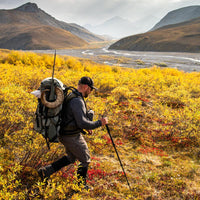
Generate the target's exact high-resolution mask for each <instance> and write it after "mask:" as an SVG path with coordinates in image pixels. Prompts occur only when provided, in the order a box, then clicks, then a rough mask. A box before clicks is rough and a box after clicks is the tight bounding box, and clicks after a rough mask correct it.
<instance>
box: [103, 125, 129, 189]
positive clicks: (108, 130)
mask: <svg viewBox="0 0 200 200" xmlns="http://www.w3.org/2000/svg"><path fill="white" fill-rule="evenodd" d="M106 129H107V132H108V134H109V136H110V139H111V141H112V144H113V147H114V149H115V152H116V154H117V157H118V160H119V163H120V165H121V168H122V170H123V172H124V176H125V178H126V181H127V184H128V186H129V189H130V191H131V186H130V184H129V182H128V178H127V176H126V172H125V170H124V167H123V165H122V162H121V159H120V157H119V154H118V152H117V148H116V146H115V143H114V141H113V138H112V136H111V133H110V129H109V127H108V125H107V124H106Z"/></svg>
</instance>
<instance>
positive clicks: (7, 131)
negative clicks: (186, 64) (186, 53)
mask: <svg viewBox="0 0 200 200" xmlns="http://www.w3.org/2000/svg"><path fill="white" fill-rule="evenodd" d="M52 63H53V55H47V54H35V53H31V52H21V51H8V50H1V54H0V74H1V77H0V124H1V126H0V155H1V156H0V171H1V174H0V198H1V199H4V200H7V199H15V200H16V199H48V200H50V199H52V200H53V199H69V197H67V196H68V195H70V192H71V191H72V190H73V189H75V188H76V180H77V179H76V169H77V166H78V163H77V164H76V165H75V166H73V165H72V166H69V167H65V168H63V169H62V170H60V171H59V172H57V173H55V174H54V175H52V177H51V179H49V181H48V184H47V185H45V183H43V182H41V180H40V179H39V177H38V174H37V169H38V168H39V167H41V166H44V165H46V164H48V163H51V162H52V161H53V160H56V159H57V158H59V157H60V156H62V155H63V154H64V149H63V146H62V145H61V144H59V143H56V144H52V145H51V149H50V150H48V148H47V146H46V143H45V140H44V139H43V138H42V136H41V135H40V134H38V133H36V132H35V131H34V130H33V121H34V117H35V114H34V113H35V109H36V106H37V98H36V97H34V96H33V95H31V94H30V92H31V91H33V90H36V89H37V88H38V87H39V85H40V82H41V81H42V80H43V79H44V78H46V77H50V76H51V74H52ZM81 76H90V77H92V78H93V79H94V81H95V85H96V86H97V87H98V88H99V90H98V91H97V92H94V93H93V94H92V95H91V96H90V97H89V98H88V99H87V104H88V108H91V109H93V110H95V111H96V115H95V119H98V118H99V117H100V116H101V115H106V116H108V118H109V127H110V130H111V134H112V136H113V139H114V142H115V144H116V147H117V150H118V152H119V155H120V158H121V160H122V163H123V166H124V168H125V171H126V174H127V177H128V180H129V182H130V185H131V188H132V191H130V190H129V188H128V185H127V183H126V179H125V177H124V174H123V173H122V169H121V167H120V164H119V162H118V160H117V157H116V155H115V151H114V148H113V146H112V143H111V140H110V138H109V135H108V134H107V132H106V129H105V127H102V128H98V129H97V130H95V131H94V132H93V135H86V136H85V138H86V140H87V142H88V145H89V149H90V151H91V156H92V162H91V164H90V167H89V171H88V184H89V185H90V186H92V187H93V189H92V190H90V191H84V190H83V191H81V192H79V193H76V194H74V195H73V196H72V197H70V199H76V200H77V199H88V200H89V199H95V200H96V199H99V200H102V199H105V200H109V199H112V200H113V199H116V200H121V199H137V200H141V199H156V200H157V199H158V200H164V199H171V200H178V199H185V200H191V199H194V200H197V199H200V182H199V178H200V166H199V164H200V163H199V160H200V73H199V72H192V73H185V72H183V71H178V70H176V69H171V68H167V67H165V68H160V67H157V66H152V67H151V68H148V69H147V68H146V69H137V70H136V69H130V68H120V67H111V66H107V65H101V64H96V63H94V62H90V61H89V60H84V59H81V60H79V59H78V58H73V57H67V56H62V57H61V56H57V58H56V69H55V77H56V78H58V79H60V80H61V81H62V82H63V83H65V84H66V85H69V86H75V87H76V84H77V82H78V80H79V79H80V77H81Z"/></svg>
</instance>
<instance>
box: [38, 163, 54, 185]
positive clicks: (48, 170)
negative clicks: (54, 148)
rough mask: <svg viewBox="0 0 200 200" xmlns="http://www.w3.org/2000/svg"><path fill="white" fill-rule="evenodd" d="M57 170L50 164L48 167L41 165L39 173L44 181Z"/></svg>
mask: <svg viewBox="0 0 200 200" xmlns="http://www.w3.org/2000/svg"><path fill="white" fill-rule="evenodd" d="M54 172H55V170H54V168H53V167H52V166H51V165H48V166H46V167H41V168H40V169H39V170H38V174H39V176H40V178H41V180H42V182H43V181H44V180H45V179H46V181H47V180H48V179H49V177H50V176H51V174H53V173H54Z"/></svg>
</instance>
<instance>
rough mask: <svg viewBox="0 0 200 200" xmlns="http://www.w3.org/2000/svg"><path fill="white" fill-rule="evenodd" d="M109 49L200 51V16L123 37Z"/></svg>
mask: <svg viewBox="0 0 200 200" xmlns="http://www.w3.org/2000/svg"><path fill="white" fill-rule="evenodd" d="M109 49H117V50H129V51H161V52H200V18H196V19H193V20H190V21H186V22H182V23H179V24H173V25H167V26H163V27H161V28H158V29H156V30H154V31H150V32H147V33H143V34H138V35H132V36H129V37H126V38H122V39H120V40H119V41H117V42H116V43H114V44H112V45H111V46H110V47H109Z"/></svg>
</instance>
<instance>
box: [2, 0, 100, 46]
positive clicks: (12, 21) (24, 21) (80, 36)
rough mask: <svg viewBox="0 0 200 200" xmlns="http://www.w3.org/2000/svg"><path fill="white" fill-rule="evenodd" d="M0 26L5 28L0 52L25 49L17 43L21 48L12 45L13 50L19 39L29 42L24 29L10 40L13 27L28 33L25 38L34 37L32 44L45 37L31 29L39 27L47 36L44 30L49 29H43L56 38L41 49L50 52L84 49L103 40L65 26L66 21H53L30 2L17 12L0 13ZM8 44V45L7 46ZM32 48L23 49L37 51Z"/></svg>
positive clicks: (51, 37)
mask: <svg viewBox="0 0 200 200" xmlns="http://www.w3.org/2000/svg"><path fill="white" fill-rule="evenodd" d="M0 24H1V26H2V25H4V27H5V29H4V30H3V29H2V28H0V30H1V31H0V33H1V36H0V47H1V48H9V49H21V48H22V47H21V46H20V43H18V42H17V44H18V45H15V44H13V46H14V47H12V44H11V43H12V42H13V41H16V39H14V38H20V40H21V41H22V42H23V43H24V42H25V41H27V39H28V38H26V37H24V38H23V37H22V35H23V34H22V32H23V30H22V29H21V30H19V29H18V28H16V30H18V32H15V34H13V37H14V38H13V39H12V38H9V35H8V34H9V33H10V30H11V29H12V27H13V26H14V27H17V26H19V25H23V26H20V27H21V28H23V29H24V31H26V32H25V33H26V34H24V35H25V36H27V35H29V37H30V36H32V37H34V38H33V40H32V42H33V41H35V40H39V38H35V37H39V36H40V37H41V38H43V36H42V35H40V34H31V32H30V31H33V29H32V28H36V27H37V28H38V27H39V26H41V27H40V30H43V34H47V35H49V34H48V32H47V33H45V32H44V30H48V28H47V27H46V28H44V27H45V26H50V28H49V30H50V31H51V33H52V34H53V35H54V37H53V36H50V35H49V39H48V38H46V39H45V41H42V40H41V47H42V46H46V49H48V48H50V49H51V48H53V47H57V48H71V47H81V46H84V45H87V44H88V42H92V41H103V39H102V38H100V37H99V36H97V35H95V34H92V33H91V32H89V31H88V30H87V29H85V28H84V27H81V26H79V25H76V24H74V23H66V22H63V21H59V20H57V19H55V18H54V17H52V16H51V15H49V14H48V13H46V12H45V11H43V10H41V9H40V8H39V7H38V6H37V4H35V3H30V2H29V3H26V4H24V5H22V6H19V7H18V8H15V9H10V10H5V9H4V10H0ZM5 25H6V26H5ZM9 26H11V28H9ZM6 31H8V32H6ZM28 32H29V34H28ZM18 34H19V35H18ZM41 38H40V39H41ZM58 38H60V39H58ZM23 40H24V41H23ZM48 40H49V41H48ZM6 41H7V42H6ZM55 41H57V42H58V41H59V43H57V44H53V43H54V42H55ZM2 42H3V43H2ZM29 42H30V43H31V39H30V38H29ZM42 42H45V44H42ZM6 43H8V44H7V45H6ZM73 43H74V45H73ZM48 44H49V45H48ZM64 44H70V45H69V46H68V45H64ZM31 46H32V47H30V45H28V46H27V47H25V46H23V48H22V49H27V48H28V49H29V48H34V46H35V45H34V44H33V45H31ZM34 49H35V48H34ZM39 49H41V48H39Z"/></svg>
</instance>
